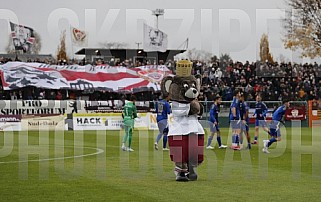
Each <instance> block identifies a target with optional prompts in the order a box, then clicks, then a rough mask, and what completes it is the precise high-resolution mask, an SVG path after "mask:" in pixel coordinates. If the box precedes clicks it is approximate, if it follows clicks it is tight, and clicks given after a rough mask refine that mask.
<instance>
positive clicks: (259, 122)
mask: <svg viewBox="0 0 321 202" xmlns="http://www.w3.org/2000/svg"><path fill="white" fill-rule="evenodd" d="M255 126H256V127H257V126H261V127H266V126H267V123H266V120H264V119H255Z"/></svg>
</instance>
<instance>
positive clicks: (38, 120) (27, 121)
mask: <svg viewBox="0 0 321 202" xmlns="http://www.w3.org/2000/svg"><path fill="white" fill-rule="evenodd" d="M21 125H22V130H26V131H27V130H28V131H30V130H37V131H38V130H64V128H65V117H64V116H63V115H52V116H37V115H24V116H22V120H21Z"/></svg>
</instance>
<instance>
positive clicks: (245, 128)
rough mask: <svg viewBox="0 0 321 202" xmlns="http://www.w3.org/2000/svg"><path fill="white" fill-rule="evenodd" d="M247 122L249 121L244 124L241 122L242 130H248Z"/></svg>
mask: <svg viewBox="0 0 321 202" xmlns="http://www.w3.org/2000/svg"><path fill="white" fill-rule="evenodd" d="M249 124H250V123H248V122H247V123H246V124H244V123H242V131H246V132H249V131H250V127H249Z"/></svg>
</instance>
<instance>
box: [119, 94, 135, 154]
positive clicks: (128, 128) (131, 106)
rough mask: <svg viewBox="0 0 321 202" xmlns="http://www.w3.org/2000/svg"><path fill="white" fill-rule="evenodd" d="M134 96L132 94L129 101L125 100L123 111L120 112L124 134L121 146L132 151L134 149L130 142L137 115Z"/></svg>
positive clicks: (124, 149)
mask: <svg viewBox="0 0 321 202" xmlns="http://www.w3.org/2000/svg"><path fill="white" fill-rule="evenodd" d="M135 101H136V97H135V96H134V95H132V96H131V97H130V99H129V101H127V100H126V101H125V106H124V111H123V113H122V117H123V119H124V128H125V135H124V138H123V142H122V143H123V144H122V146H121V148H122V150H123V151H130V152H133V151H134V150H133V149H132V148H131V144H132V135H133V129H134V124H135V118H136V117H137V109H136V106H135ZM127 139H128V148H126V145H125V144H126V142H127Z"/></svg>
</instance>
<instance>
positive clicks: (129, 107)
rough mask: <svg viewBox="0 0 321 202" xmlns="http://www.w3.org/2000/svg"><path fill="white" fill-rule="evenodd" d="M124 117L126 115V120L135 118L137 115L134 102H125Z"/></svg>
mask: <svg viewBox="0 0 321 202" xmlns="http://www.w3.org/2000/svg"><path fill="white" fill-rule="evenodd" d="M123 117H124V122H126V121H129V120H133V119H134V118H136V117H137V110H136V106H135V105H134V103H133V102H130V101H128V102H126V103H125V106H124V111H123Z"/></svg>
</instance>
